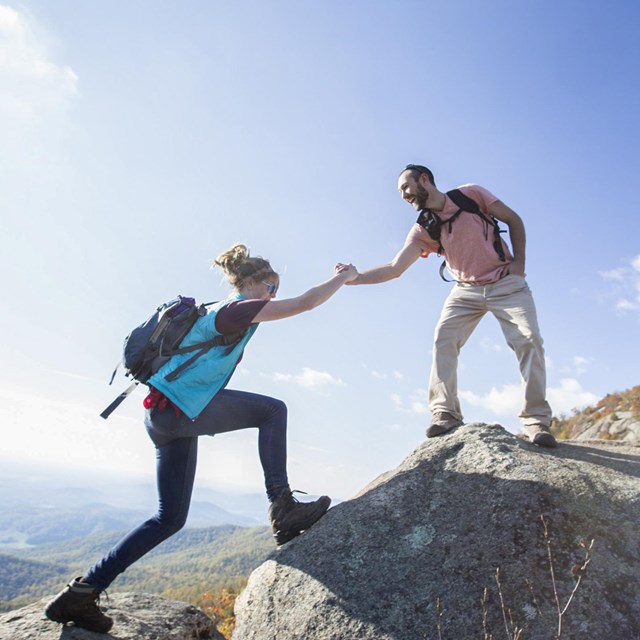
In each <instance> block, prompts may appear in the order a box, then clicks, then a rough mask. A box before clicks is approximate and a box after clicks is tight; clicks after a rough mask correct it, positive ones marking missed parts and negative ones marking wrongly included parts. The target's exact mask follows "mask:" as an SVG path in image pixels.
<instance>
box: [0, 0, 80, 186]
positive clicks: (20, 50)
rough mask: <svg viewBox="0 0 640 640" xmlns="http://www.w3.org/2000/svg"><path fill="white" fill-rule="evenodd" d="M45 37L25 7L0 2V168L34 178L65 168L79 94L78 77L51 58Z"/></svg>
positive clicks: (42, 178) (68, 68) (44, 176)
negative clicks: (74, 106)
mask: <svg viewBox="0 0 640 640" xmlns="http://www.w3.org/2000/svg"><path fill="white" fill-rule="evenodd" d="M47 38H48V37H47V36H46V34H45V33H44V31H43V30H42V29H41V28H40V27H39V26H38V25H36V24H35V22H34V21H33V20H32V18H31V16H29V15H28V14H27V13H26V12H24V11H22V10H20V11H16V10H15V9H13V8H11V7H8V6H6V5H0V86H1V87H2V91H0V123H1V124H0V171H3V172H7V171H11V172H15V171H16V170H17V169H20V170H26V171H28V172H29V175H30V176H33V175H34V171H35V172H36V174H35V175H37V176H38V180H47V179H48V177H47V174H48V173H52V172H53V173H54V174H61V172H63V170H64V169H65V168H66V164H65V163H64V161H63V158H62V156H63V155H64V154H65V153H66V150H67V149H68V147H69V139H70V137H71V128H70V125H71V121H70V118H69V116H70V108H71V106H72V105H73V104H74V103H75V101H76V99H77V96H78V76H77V75H76V73H75V72H74V71H73V69H71V67H69V66H67V65H64V64H59V63H57V62H55V61H54V60H53V59H52V52H51V48H52V47H51V44H50V42H49V41H48V39H47ZM43 167H46V171H41V169H42V168H43ZM30 180H31V184H32V185H33V177H31V178H30Z"/></svg>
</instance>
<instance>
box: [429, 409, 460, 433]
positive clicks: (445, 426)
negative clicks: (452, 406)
mask: <svg viewBox="0 0 640 640" xmlns="http://www.w3.org/2000/svg"><path fill="white" fill-rule="evenodd" d="M463 424H464V423H463V422H462V420H458V418H454V417H453V416H452V415H451V414H450V413H446V412H445V411H442V412H440V413H434V414H433V418H432V419H431V424H430V425H429V428H428V429H427V438H435V437H436V436H441V435H442V434H443V433H447V431H451V429H455V428H456V427H460V426H462V425H463Z"/></svg>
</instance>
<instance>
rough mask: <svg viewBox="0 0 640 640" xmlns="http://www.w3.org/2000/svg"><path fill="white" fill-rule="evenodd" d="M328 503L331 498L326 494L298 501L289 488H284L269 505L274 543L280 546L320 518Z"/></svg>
mask: <svg viewBox="0 0 640 640" xmlns="http://www.w3.org/2000/svg"><path fill="white" fill-rule="evenodd" d="M298 493H304V492H302V491H299V492H298ZM330 504H331V498H329V497H328V496H320V498H318V499H317V500H314V501H313V502H298V500H296V498H294V497H293V494H292V492H291V489H285V491H284V492H283V493H282V494H281V495H280V497H278V498H276V499H275V500H274V501H273V502H272V503H271V506H270V507H269V518H270V520H271V529H272V530H273V537H274V538H275V539H276V544H277V545H278V546H280V545H281V544H284V543H285V542H289V540H292V539H293V538H295V537H296V536H299V535H300V534H301V533H302V532H303V531H306V530H307V529H308V528H309V527H310V526H311V525H312V524H313V523H314V522H317V521H318V520H320V518H322V516H323V515H324V514H325V513H326V512H327V509H328V508H329V505H330Z"/></svg>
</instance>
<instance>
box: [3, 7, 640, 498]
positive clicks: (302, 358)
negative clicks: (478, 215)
mask: <svg viewBox="0 0 640 640" xmlns="http://www.w3.org/2000/svg"><path fill="white" fill-rule="evenodd" d="M639 18H640V6H639V5H638V4H637V3H635V2H623V1H619V2H614V3H610V4H603V3H600V2H591V1H580V2H578V1H560V2H550V1H535V2H534V1H527V0H524V1H519V2H507V1H488V2H483V3H479V2H471V1H461V0H454V1H449V2H446V3H445V2H417V1H413V2H412V1H405V0H399V1H397V2H393V3H392V2H377V1H371V0H369V1H367V2H365V1H360V0H356V1H352V2H312V1H306V0H297V1H290V0H281V1H278V2H276V1H268V0H267V1H261V2H258V1H248V2H244V1H241V0H240V1H237V2H230V1H227V2H220V1H210V2H205V1H204V0H200V1H194V0H191V1H186V2H180V3H178V2H168V1H164V2H163V1H154V2H151V1H146V2H145V1H137V2H127V3H125V2H120V1H117V0H115V1H114V0H112V1H111V2H104V1H101V0H96V1H95V2H90V3H89V2H82V1H81V0H73V1H71V0H57V1H56V2H55V3H52V2H45V1H44V0H42V1H38V0H32V1H31V0H30V1H26V2H21V3H12V2H7V0H5V1H4V2H2V3H1V4H0V83H1V85H2V92H1V94H0V116H1V118H0V193H1V194H2V198H1V203H2V204H1V207H0V216H1V220H2V222H1V232H2V238H3V241H4V242H3V250H2V252H1V257H0V260H2V273H3V284H4V299H5V305H4V308H5V312H4V313H3V314H2V316H1V317H0V322H1V323H2V324H1V326H0V329H1V330H2V336H3V350H2V352H3V360H4V367H3V368H2V373H1V374H0V375H1V384H0V394H1V396H2V397H1V398H0V419H1V420H2V425H3V429H4V432H5V436H4V444H5V447H3V450H4V453H3V454H2V455H4V456H5V457H10V458H12V459H14V460H24V461H25V462H37V463H38V464H45V463H46V464H47V465H64V466H65V467H67V468H74V467H78V468H81V469H84V470H90V469H100V470H112V471H114V472H115V473H118V474H130V473H131V474H134V473H135V474H138V475H140V476H145V477H148V476H152V475H153V472H154V454H153V450H152V446H151V444H150V442H148V441H147V436H146V434H145V433H144V429H143V427H142V408H141V402H140V401H141V397H142V392H140V393H139V394H138V395H137V396H134V398H133V399H130V400H129V401H128V402H127V403H126V404H125V405H123V406H122V408H121V409H119V410H118V412H117V413H116V414H114V416H112V418H110V419H109V421H108V422H106V423H105V422H104V421H102V420H101V419H100V418H98V417H97V415H98V413H99V412H100V411H101V410H102V408H103V407H104V406H105V405H106V404H108V403H109V402H110V401H111V399H112V397H113V396H114V395H115V394H116V393H117V392H119V391H120V390H121V388H124V386H126V380H124V379H123V378H122V377H120V378H119V379H117V380H116V383H115V386H114V387H108V386H107V380H108V377H109V375H110V373H111V370H112V368H113V366H114V365H115V362H116V361H117V360H118V358H119V352H120V348H121V344H122V339H123V337H124V335H126V333H127V332H128V331H129V329H130V328H131V326H133V325H135V324H137V323H138V322H140V321H142V320H143V319H144V317H145V316H146V315H148V312H149V310H150V309H152V308H153V307H154V306H155V305H156V304H158V303H159V302H161V301H164V300H167V299H170V298H172V297H174V296H175V295H176V294H178V293H180V294H183V295H194V296H196V297H197V298H198V299H201V300H211V299H220V297H221V296H224V295H226V291H227V289H226V286H225V285H224V282H223V281H222V278H221V275H220V274H219V273H217V272H215V271H211V270H210V269H209V259H210V258H212V257H215V256H216V255H218V254H219V253H220V252H221V251H223V250H224V249H226V248H228V247H229V246H230V245H231V244H233V243H235V242H238V241H241V242H245V243H246V244H247V245H249V246H250V248H251V249H252V251H253V252H254V253H255V254H257V255H263V256H265V257H268V258H270V259H271V261H272V263H273V264H274V266H275V267H276V269H278V270H279V271H280V273H281V276H282V285H281V289H280V295H281V296H285V297H287V296H293V295H297V294H299V293H301V292H303V291H304V290H306V289H307V288H309V287H310V286H312V285H314V284H316V283H317V282H320V281H322V280H324V279H326V278H327V277H329V275H330V274H331V268H332V265H333V264H334V263H335V262H337V261H348V262H353V263H354V264H355V265H356V266H358V267H359V268H361V269H366V268H368V267H371V266H375V265H377V264H380V263H382V262H386V261H387V260H389V259H390V258H391V257H392V256H393V255H394V254H395V252H396V251H397V250H398V249H399V248H400V247H401V246H402V243H403V241H404V238H405V236H406V233H407V231H408V229H409V228H410V225H411V223H412V222H413V220H414V217H415V215H414V212H413V210H412V209H411V208H410V207H409V206H408V205H406V204H405V203H403V202H402V201H401V199H400V197H399V196H398V194H397V190H396V178H397V175H398V172H399V170H400V169H401V168H402V167H403V166H404V165H405V164H407V163H408V162H415V163H422V164H427V165H428V166H430V167H431V168H432V169H433V171H434V173H435V174H436V178H437V181H438V185H439V186H440V187H441V188H443V189H448V188H453V187H455V186H458V185H460V184H464V183H469V182H475V183H478V184H481V185H483V186H485V187H486V188H488V189H489V190H490V191H492V192H494V193H495V194H496V195H497V196H498V197H499V198H500V199H502V200H503V201H504V202H505V203H506V204H508V205H509V206H511V207H512V208H513V209H515V210H516V211H517V212H518V213H519V214H520V215H521V216H522V218H523V220H524V222H525V225H526V229H527V237H528V251H527V254H528V255H527V273H528V281H529V284H530V286H531V288H532V290H533V292H534V296H535V299H536V303H537V307H538V314H539V320H540V324H541V327H542V331H543V336H544V338H545V346H546V353H547V359H548V383H549V399H550V402H551V403H552V406H553V408H554V411H555V413H556V414H561V413H569V412H570V411H571V410H572V408H574V407H581V406H584V405H586V404H589V403H591V402H593V401H595V400H597V399H599V398H600V397H602V396H603V395H605V394H606V393H610V392H613V391H620V390H623V389H627V388H629V387H632V386H634V385H636V384H638V374H637V370H638V364H637V363H638V361H639V359H640V358H639V356H640V353H639V351H640V350H639V348H638V339H637V335H638V328H639V323H640V241H639V233H638V232H639V231H640V225H639V223H638V213H637V206H636V203H637V195H636V189H635V186H636V184H637V174H638V170H639V168H640V166H639V165H640V163H639V161H638V151H637V150H638V148H639V146H640V136H639V127H638V117H637V114H638V113H639V112H640V104H639V96H640V90H639V87H638V77H640V73H639V70H640V69H639V66H640V65H639V62H640V55H639V53H640V51H639V50H640V44H639V43H638V39H637V36H636V30H637V25H638V24H639ZM438 266H439V261H438V260H435V259H433V258H429V259H427V260H421V261H419V262H418V263H417V264H416V265H414V266H413V267H412V268H411V269H410V270H409V271H408V272H406V273H405V274H404V275H403V277H402V278H401V279H399V280H397V281H395V282H390V283H386V284H383V285H378V286H375V287H351V288H345V289H343V290H342V291H340V292H339V293H338V294H337V295H336V296H335V298H333V299H332V300H331V301H330V302H329V303H327V304H326V305H325V306H323V307H322V308H320V309H318V310H316V311H314V312H312V313H310V314H306V315H303V316H300V317H297V318H292V319H288V320H285V321H282V322H278V323H268V324H265V325H264V326H263V327H261V328H260V330H259V332H258V333H257V334H256V336H255V338H254V339H253V341H252V343H251V345H250V347H249V349H248V350H247V353H246V355H245V359H244V361H243V363H242V366H241V368H239V370H238V371H237V373H236V375H235V377H234V379H233V381H232V384H231V385H230V386H231V387H234V388H240V389H245V390H252V391H256V392H260V393H266V394H269V395H273V396H276V397H279V398H282V399H284V400H285V401H286V402H287V404H288V405H289V409H290V437H289V455H290V468H289V471H290V479H291V482H292V485H293V486H295V487H299V488H301V489H305V490H308V491H309V492H311V493H321V492H322V493H324V492H327V493H330V494H331V495H334V496H336V497H340V498H348V497H350V496H351V495H353V494H354V493H355V492H356V491H358V490H359V489H361V488H362V487H364V486H365V485H366V484H367V483H368V482H369V481H371V480H372V479H373V478H374V477H376V476H377V475H378V474H379V473H382V472H384V471H386V470H388V469H390V468H392V467H394V466H396V465H397V464H398V463H399V462H400V461H401V460H402V459H403V458H404V456H405V455H407V454H408V453H409V452H410V451H411V450H412V449H413V448H414V447H415V446H416V445H417V444H419V443H420V442H421V441H422V439H423V437H424V429H425V427H426V425H427V423H428V421H429V414H428V411H427V409H426V404H425V400H426V384H427V379H428V373H429V368H430V358H431V338H432V333H433V328H434V325H435V323H436V320H437V317H438V315H439V312H440V308H441V305H442V302H443V300H444V298H445V297H446V295H447V292H448V289H449V286H450V285H447V284H445V283H443V282H442V281H441V280H440V279H439V277H438V274H437V270H438ZM459 378H460V395H461V399H462V404H463V410H464V413H465V417H466V419H467V420H468V421H486V422H499V423H500V424H502V425H504V426H505V427H506V428H507V429H509V430H510V431H512V432H516V431H518V430H519V423H518V419H517V414H518V411H519V405H520V401H521V395H522V389H521V383H520V378H519V374H518V370H517V365H516V361H515V358H514V357H513V355H512V354H511V353H510V352H509V350H508V349H507V348H506V346H505V344H504V340H503V338H502V336H501V334H500V332H499V329H498V328H497V325H496V322H495V321H494V319H493V318H491V317H487V318H486V319H485V320H483V322H482V323H481V324H480V326H479V327H478V329H477V330H476V332H475V333H474V335H473V337H472V339H471V340H470V341H469V343H468V344H467V345H466V346H465V349H464V350H463V354H462V358H461V366H460V375H459ZM198 473H199V477H200V478H201V481H202V482H211V483H215V484H217V485H223V486H229V487H231V486H233V487H236V488H237V487H240V488H243V489H247V490H252V491H253V490H257V491H261V490H262V485H261V474H260V469H259V464H258V459H257V453H256V434H255V433H238V434H229V435H224V436H218V437H216V438H213V439H207V441H205V442H203V443H202V444H201V455H200V463H199V472H198ZM87 482H90V475H88V476H87Z"/></svg>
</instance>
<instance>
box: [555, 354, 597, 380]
mask: <svg viewBox="0 0 640 640" xmlns="http://www.w3.org/2000/svg"><path fill="white" fill-rule="evenodd" d="M590 364H591V360H590V359H589V358H585V357H584V356H574V357H573V360H572V362H571V365H569V366H566V367H563V368H562V369H561V371H562V372H563V373H566V374H570V375H577V376H579V375H582V374H583V373H586V372H587V371H588V370H589V365H590Z"/></svg>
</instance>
